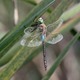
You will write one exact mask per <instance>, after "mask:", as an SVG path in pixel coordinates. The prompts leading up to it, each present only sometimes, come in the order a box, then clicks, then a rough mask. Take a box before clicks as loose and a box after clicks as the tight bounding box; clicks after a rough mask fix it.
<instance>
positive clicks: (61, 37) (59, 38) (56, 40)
mask: <svg viewBox="0 0 80 80" xmlns="http://www.w3.org/2000/svg"><path fill="white" fill-rule="evenodd" d="M62 39H63V35H62V34H58V35H57V36H55V37H53V38H51V39H49V40H47V41H46V42H47V43H49V44H56V43H58V42H60V41H61V40H62Z"/></svg>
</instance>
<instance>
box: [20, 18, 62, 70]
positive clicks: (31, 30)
mask: <svg viewBox="0 0 80 80" xmlns="http://www.w3.org/2000/svg"><path fill="white" fill-rule="evenodd" d="M62 21H63V20H61V21H57V22H55V23H52V24H50V25H48V27H47V26H46V25H45V24H44V21H43V19H42V18H39V19H38V21H37V22H35V23H34V24H32V26H31V27H28V28H26V29H25V30H24V36H23V38H22V40H21V42H20V44H21V45H22V46H27V47H37V46H40V45H41V44H42V46H43V61H44V67H45V70H47V59H46V46H45V43H49V44H56V43H58V42H60V41H61V40H62V39H63V35H62V34H58V35H56V36H55V37H54V36H53V37H51V38H50V39H49V40H46V37H47V36H48V35H49V34H50V33H51V31H53V29H54V31H55V30H57V29H58V28H59V27H60V26H61V25H62ZM56 26H57V28H56Z"/></svg>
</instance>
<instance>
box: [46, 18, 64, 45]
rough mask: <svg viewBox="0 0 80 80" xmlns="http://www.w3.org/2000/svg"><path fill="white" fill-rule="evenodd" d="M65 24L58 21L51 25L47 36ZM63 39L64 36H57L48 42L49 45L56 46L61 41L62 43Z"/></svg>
mask: <svg viewBox="0 0 80 80" xmlns="http://www.w3.org/2000/svg"><path fill="white" fill-rule="evenodd" d="M62 23H63V20H62V19H61V20H58V21H56V22H54V23H52V24H49V25H48V27H47V36H48V35H49V34H50V33H51V32H52V31H56V30H57V29H58V28H59V27H61V25H62ZM62 39H63V35H62V34H57V35H55V36H53V37H51V38H50V39H49V40H47V41H46V42H47V43H49V44H56V43H58V42H59V41H61V40H62Z"/></svg>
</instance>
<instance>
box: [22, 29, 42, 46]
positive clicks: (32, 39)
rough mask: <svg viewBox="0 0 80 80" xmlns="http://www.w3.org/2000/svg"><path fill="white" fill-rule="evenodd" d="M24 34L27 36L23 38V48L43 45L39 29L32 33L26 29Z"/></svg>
mask: <svg viewBox="0 0 80 80" xmlns="http://www.w3.org/2000/svg"><path fill="white" fill-rule="evenodd" d="M32 30H33V29H32ZM24 33H25V35H24V36H23V38H22V40H21V45H22V46H28V47H36V46H39V45H41V38H40V35H41V34H40V33H39V30H38V29H36V30H35V31H34V32H32V33H31V32H30V31H29V30H28V29H26V30H25V31H24Z"/></svg>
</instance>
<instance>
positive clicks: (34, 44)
mask: <svg viewBox="0 0 80 80" xmlns="http://www.w3.org/2000/svg"><path fill="white" fill-rule="evenodd" d="M41 43H42V41H40V40H38V39H32V40H31V41H30V42H29V43H28V45H27V46H28V47H37V46H40V45H41Z"/></svg>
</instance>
